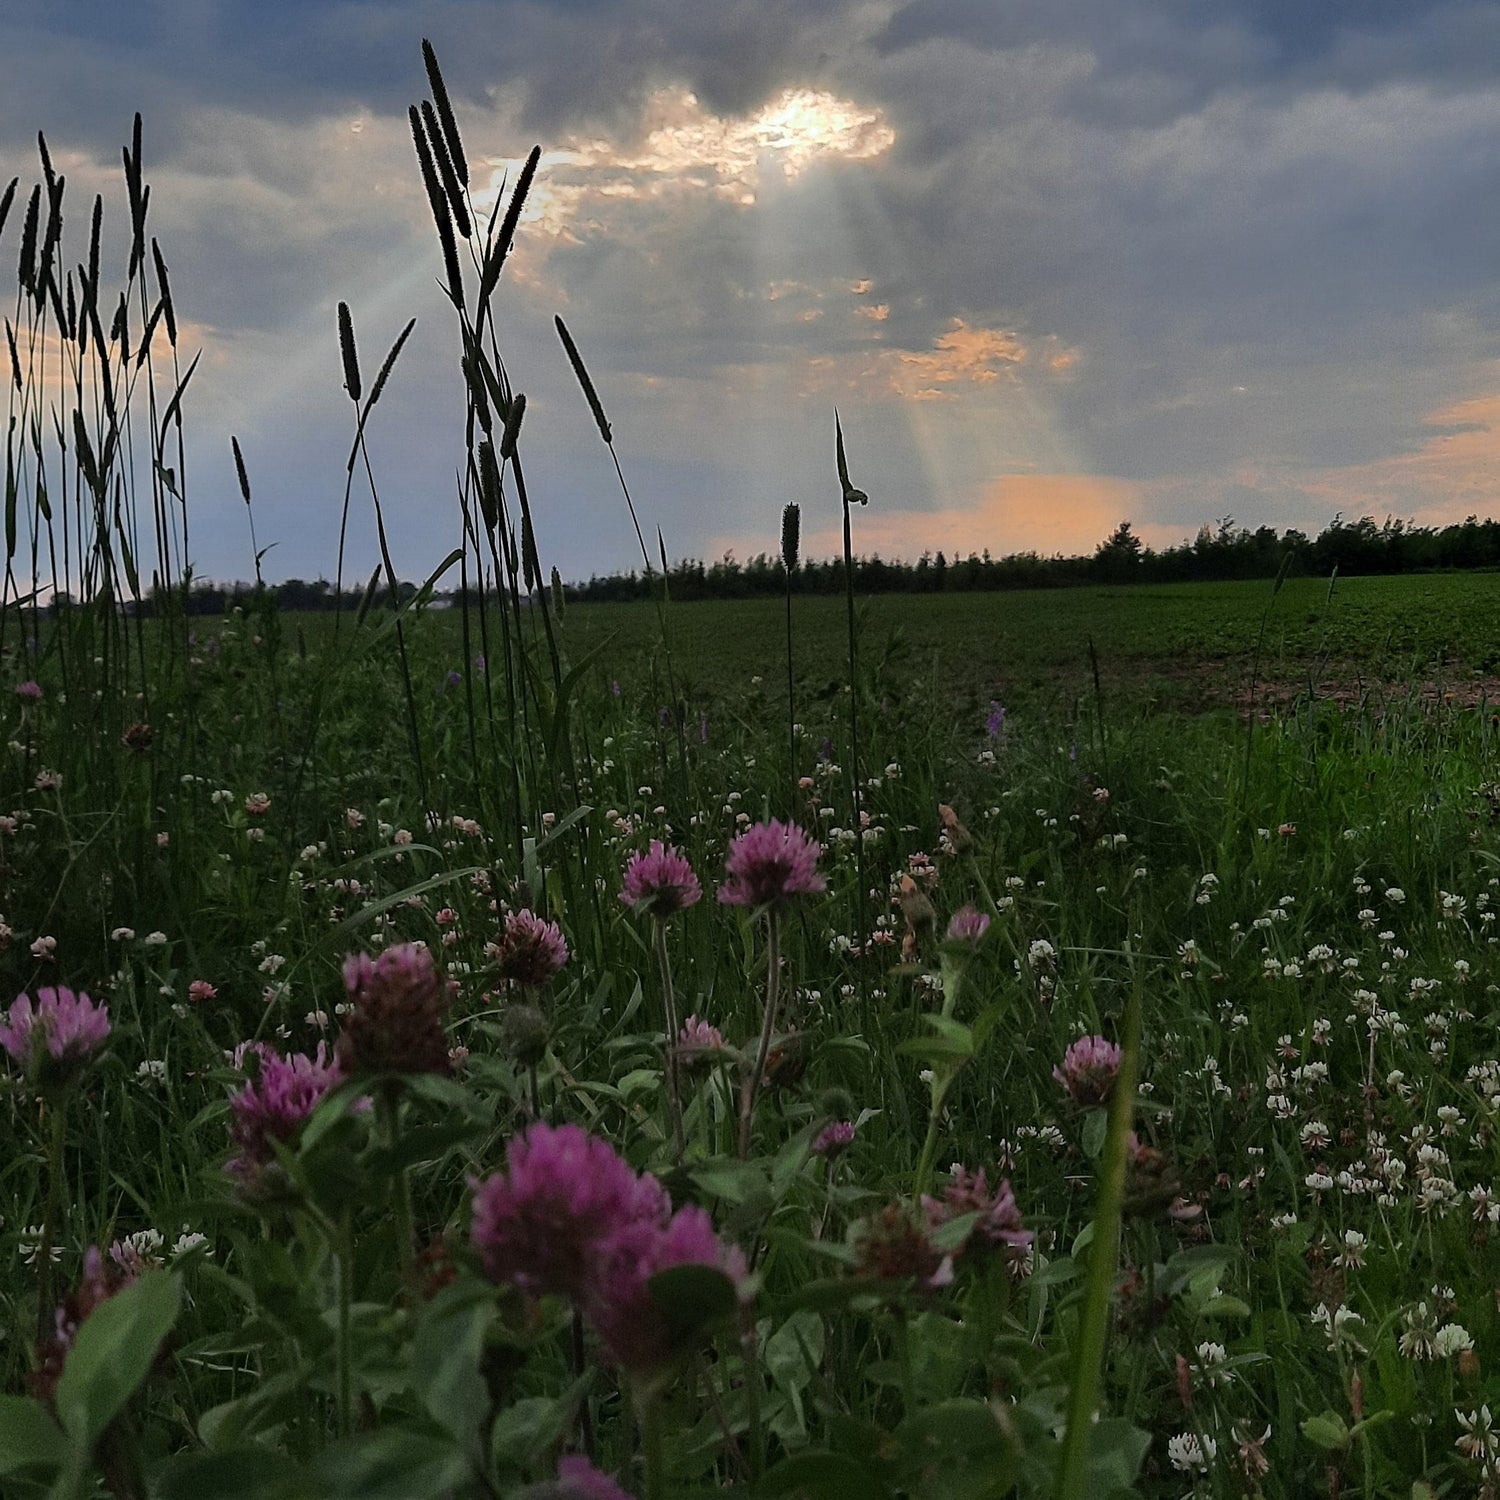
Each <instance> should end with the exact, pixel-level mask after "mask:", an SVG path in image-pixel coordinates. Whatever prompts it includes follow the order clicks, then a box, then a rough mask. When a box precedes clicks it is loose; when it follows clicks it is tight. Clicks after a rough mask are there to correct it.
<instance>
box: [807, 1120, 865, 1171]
mask: <svg viewBox="0 0 1500 1500" xmlns="http://www.w3.org/2000/svg"><path fill="white" fill-rule="evenodd" d="M853 1142H854V1126H853V1124H852V1123H851V1122H850V1121H848V1120H834V1121H832V1122H831V1123H830V1124H828V1125H825V1126H824V1127H823V1128H822V1129H821V1130H820V1131H819V1132H818V1133H817V1135H815V1136H814V1137H813V1143H812V1145H811V1146H810V1147H809V1148H808V1149H809V1150H810V1151H811V1152H812V1154H813V1155H814V1156H822V1157H826V1158H827V1159H828V1160H829V1161H832V1160H833V1159H834V1158H835V1157H838V1156H842V1155H843V1154H844V1152H845V1151H847V1150H848V1149H849V1147H850V1146H851V1145H852V1144H853Z"/></svg>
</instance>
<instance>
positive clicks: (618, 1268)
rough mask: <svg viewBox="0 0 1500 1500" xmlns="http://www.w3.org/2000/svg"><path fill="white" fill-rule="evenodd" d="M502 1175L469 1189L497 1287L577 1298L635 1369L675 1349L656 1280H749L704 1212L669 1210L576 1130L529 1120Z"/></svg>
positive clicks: (647, 1183) (605, 1147)
mask: <svg viewBox="0 0 1500 1500" xmlns="http://www.w3.org/2000/svg"><path fill="white" fill-rule="evenodd" d="M505 1155H506V1170H505V1171H504V1172H497V1173H496V1174H495V1175H494V1176H492V1177H489V1178H487V1179H485V1180H484V1181H483V1182H474V1183H473V1184H472V1185H473V1189H474V1220H473V1228H472V1231H471V1233H472V1235H473V1239H474V1244H475V1247H476V1248H477V1249H478V1251H479V1253H480V1256H481V1258H482V1260H483V1262H484V1269H485V1272H486V1274H487V1275H489V1276H490V1277H491V1278H492V1279H493V1280H495V1281H506V1282H512V1283H514V1284H515V1285H516V1286H518V1287H520V1288H521V1289H522V1290H523V1291H525V1292H527V1293H529V1294H530V1295H532V1296H541V1295H544V1294H546V1293H549V1292H552V1293H562V1294H565V1295H567V1296H570V1297H572V1298H573V1300H574V1301H575V1302H577V1303H578V1304H579V1306H580V1307H581V1308H582V1309H583V1311H584V1313H585V1315H586V1316H587V1317H588V1319H589V1321H590V1323H591V1324H592V1325H593V1326H594V1328H595V1330H596V1331H597V1332H598V1333H599V1335H600V1336H601V1337H602V1338H603V1340H604V1342H605V1345H606V1347H607V1348H608V1349H609V1351H610V1353H611V1354H612V1355H613V1356H614V1358H615V1359H616V1360H618V1361H619V1362H620V1363H621V1364H623V1365H625V1366H626V1367H627V1368H629V1369H632V1370H643V1369H651V1368H653V1367H654V1366H656V1365H659V1364H660V1363H661V1362H662V1361H663V1360H665V1359H666V1358H667V1357H668V1356H669V1355H670V1354H671V1353H672V1348H671V1345H670V1342H669V1334H668V1331H667V1329H666V1327H665V1326H664V1324H663V1320H662V1316H661V1310H660V1309H659V1308H658V1307H657V1305H656V1302H655V1300H654V1299H653V1298H652V1296H651V1288H650V1281H651V1278H652V1277H653V1276H655V1275H656V1274H657V1273H658V1272H660V1271H664V1270H667V1269H669V1268H670V1267H672V1266H681V1265H710V1266H715V1267H718V1268H719V1269H720V1270H722V1271H723V1272H724V1273H725V1274H726V1275H727V1276H729V1277H731V1278H732V1279H733V1280H734V1281H736V1282H740V1281H742V1280H743V1278H744V1276H745V1262H744V1258H743V1256H741V1255H740V1253H739V1251H738V1250H736V1249H734V1248H733V1247H730V1246H726V1245H725V1244H724V1243H723V1242H722V1241H721V1240H720V1239H719V1237H718V1235H717V1234H716V1233H715V1232H714V1227H713V1222H712V1221H711V1220H710V1219H709V1217H708V1215H707V1214H706V1213H704V1211H703V1210H702V1209H701V1208H697V1207H695V1206H692V1205H689V1206H687V1207H684V1208H680V1209H678V1210H677V1212H676V1213H673V1212H672V1200H671V1198H669V1197H668V1196H667V1192H666V1189H664V1188H663V1187H662V1185H661V1184H660V1183H659V1182H658V1181H657V1180H656V1178H655V1177H653V1176H652V1175H651V1174H650V1173H649V1172H647V1173H642V1174H640V1175H639V1176H637V1174H636V1173H635V1171H634V1170H633V1169H632V1168H631V1167H630V1165H629V1164H628V1163H627V1162H626V1161H625V1160H624V1159H623V1158H622V1157H620V1155H619V1154H618V1153H617V1152H616V1151H615V1150H614V1148H613V1147H612V1146H610V1145H609V1144H608V1143H607V1142H605V1141H601V1140H598V1139H596V1138H595V1137H593V1136H590V1135H588V1134H587V1133H586V1132H585V1131H583V1130H581V1129H580V1128H579V1127H578V1126H576V1125H559V1126H552V1125H547V1124H544V1123H540V1122H539V1123H537V1124H534V1125H531V1126H530V1127H529V1128H528V1129H527V1130H526V1131H525V1133H524V1134H522V1135H519V1136H516V1137H515V1138H513V1139H512V1140H511V1142H510V1145H509V1146H508V1147H507V1148H506V1153H505Z"/></svg>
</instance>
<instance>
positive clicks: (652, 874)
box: [620, 839, 703, 917]
mask: <svg viewBox="0 0 1500 1500" xmlns="http://www.w3.org/2000/svg"><path fill="white" fill-rule="evenodd" d="M702 896H703V887H702V886H701V885H699V883H698V877H697V876H696V875H695V874H694V873H693V867H692V866H691V865H690V864H689V863H688V862H687V859H686V857H685V856H684V855H683V854H682V853H680V852H679V851H678V850H677V849H673V848H669V847H668V846H667V845H665V844H663V843H662V841H661V840H660V839H652V840H651V847H650V849H649V850H648V852H647V853H645V854H641V853H639V852H637V853H635V854H632V855H631V856H630V858H629V860H628V861H627V862H626V865H625V881H624V885H623V887H622V888H621V891H620V900H621V901H623V902H624V903H625V904H626V905H627V906H630V907H633V908H634V909H635V910H636V911H637V912H645V913H649V914H650V915H651V916H653V917H670V916H672V915H673V914H674V913H675V912H679V911H682V910H683V909H684V908H685V907H689V906H693V905H694V904H696V903H697V902H698V901H699V900H701V899H702Z"/></svg>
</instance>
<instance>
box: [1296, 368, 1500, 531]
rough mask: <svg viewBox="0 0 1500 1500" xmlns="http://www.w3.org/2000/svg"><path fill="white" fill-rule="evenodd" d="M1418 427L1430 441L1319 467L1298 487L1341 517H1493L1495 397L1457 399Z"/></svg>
mask: <svg viewBox="0 0 1500 1500" xmlns="http://www.w3.org/2000/svg"><path fill="white" fill-rule="evenodd" d="M1424 425H1425V426H1427V427H1428V428H1430V429H1431V430H1432V435H1431V436H1430V437H1428V438H1427V439H1426V441H1425V442H1423V443H1422V445H1421V446H1420V447H1419V448H1417V449H1416V450H1415V451H1414V452H1411V453H1399V454H1396V455H1394V456H1393V457H1391V458H1380V459H1375V460H1373V461H1372V462H1369V463H1363V464H1351V465H1349V466H1348V467H1346V468H1341V469H1325V470H1322V471H1320V472H1318V473H1316V474H1313V475H1311V476H1309V477H1307V478H1305V479H1303V480H1302V488H1303V489H1304V490H1306V491H1307V493H1308V494H1310V495H1317V496H1319V497H1320V498H1322V499H1325V500H1326V501H1327V502H1328V503H1329V505H1330V506H1331V507H1333V508H1334V509H1337V510H1342V511H1343V512H1344V514H1345V515H1346V516H1349V517H1354V516H1363V515H1373V516H1375V517H1376V518H1377V519H1378V518H1381V517H1384V516H1387V515H1395V516H1400V517H1402V518H1406V519H1411V520H1415V521H1417V522H1418V523H1419V524H1421V525H1424V526H1444V525H1447V524H1449V523H1450V522H1453V521H1462V520H1463V518H1464V517H1465V516H1467V515H1471V514H1472V515H1478V516H1486V515H1495V514H1497V513H1500V395H1491V396H1478V397H1474V398H1473V399H1471V400H1468V401H1459V402H1457V403H1455V404H1454V405H1452V406H1448V407H1444V408H1442V409H1441V410H1439V411H1435V412H1433V413H1431V414H1430V415H1429V416H1428V417H1426V418H1425V419H1424Z"/></svg>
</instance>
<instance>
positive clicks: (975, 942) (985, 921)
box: [948, 906, 990, 948]
mask: <svg viewBox="0 0 1500 1500" xmlns="http://www.w3.org/2000/svg"><path fill="white" fill-rule="evenodd" d="M989 930H990V919H989V918H988V917H987V916H986V915H985V914H984V913H983V912H982V911H979V910H977V909H976V908H975V907H973V906H964V907H960V908H959V910H957V911H956V912H954V913H953V916H952V919H951V920H950V921H949V923H948V941H949V942H950V943H965V944H967V945H968V946H969V947H971V948H977V947H978V946H979V944H980V940H981V939H982V938H983V937H984V935H985V933H986V932H988V931H989Z"/></svg>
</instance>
